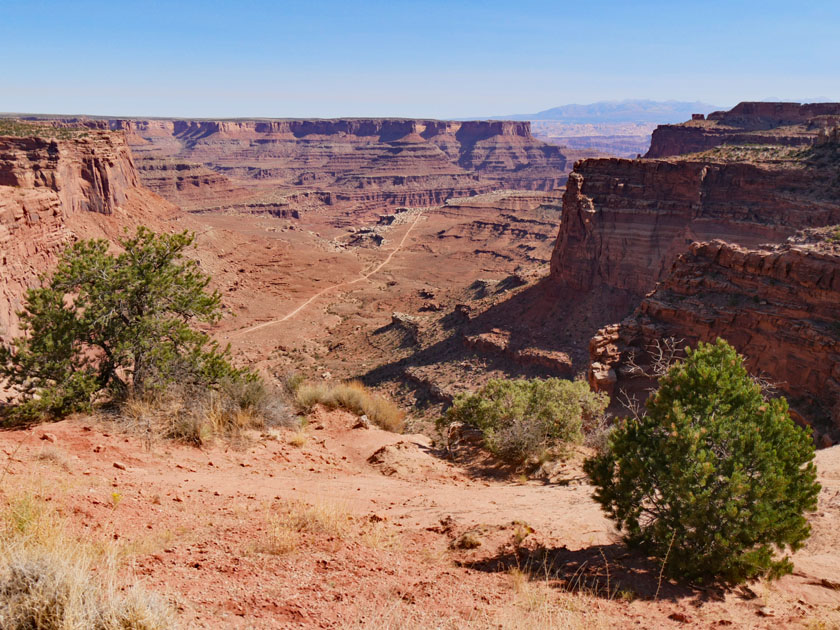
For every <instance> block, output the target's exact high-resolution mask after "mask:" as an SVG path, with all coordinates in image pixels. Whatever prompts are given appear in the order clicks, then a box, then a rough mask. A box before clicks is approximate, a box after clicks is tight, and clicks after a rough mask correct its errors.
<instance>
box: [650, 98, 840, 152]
mask: <svg viewBox="0 0 840 630" xmlns="http://www.w3.org/2000/svg"><path fill="white" fill-rule="evenodd" d="M838 123H840V103H810V104H805V105H802V104H800V103H763V102H745V103H739V104H738V105H736V106H735V107H733V108H732V109H731V110H729V111H721V112H713V113H711V114H709V115H708V116H707V117H706V119H705V120H703V119H699V120H690V121H688V122H685V123H682V124H679V125H660V126H659V127H657V128H656V129H655V130H654V132H653V135H652V138H651V143H650V149H649V150H648V152H647V154H646V156H645V157H648V158H662V157H668V156H672V155H682V154H687V153H696V152H700V151H707V150H709V149H712V148H714V147H718V146H721V145H761V144H766V145H777V146H779V145H781V146H807V145H809V144H811V143H812V142H813V141H814V138H815V137H816V135H817V134H818V133H819V131H820V130H821V129H823V128H825V127H832V126H836V125H837V124H838Z"/></svg>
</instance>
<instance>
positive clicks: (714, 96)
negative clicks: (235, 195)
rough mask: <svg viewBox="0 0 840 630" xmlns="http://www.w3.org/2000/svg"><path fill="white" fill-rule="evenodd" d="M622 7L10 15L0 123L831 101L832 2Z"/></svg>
mask: <svg viewBox="0 0 840 630" xmlns="http://www.w3.org/2000/svg"><path fill="white" fill-rule="evenodd" d="M628 5H629V3H624V2H618V1H617V0H610V1H606V0H603V1H600V2H599V1H596V2H586V3H582V2H581V3H576V4H575V3H567V4H564V5H559V4H557V3H556V2H555V3H551V2H547V1H542V0H539V1H537V0H523V1H521V2H518V3H516V4H511V3H508V2H503V1H501V0H485V1H483V2H476V1H473V0H469V1H466V2H461V3H458V4H457V5H455V4H453V3H447V2H441V1H438V0H435V1H425V2H412V1H407V2H400V3H389V2H380V1H367V2H356V3H347V2H344V3H340V2H334V1H333V0H324V1H321V2H310V3H302V2H276V3H275V2H268V1H265V0H256V1H251V2H247V1H246V2H237V3H231V2H220V1H215V2H213V1H209V2H202V3H199V2H195V1H194V0H189V1H187V2H179V3H173V4H169V3H162V2H142V3H141V2H130V3H121V4H119V5H115V3H106V2H101V1H98V0H97V1H81V2H76V3H72V4H71V3H61V2H54V1H38V0H31V1H27V2H21V1H19V0H11V1H7V2H5V3H4V10H3V12H4V17H3V20H2V22H0V37H2V39H3V41H4V44H5V45H4V47H3V48H4V53H3V55H5V56H6V59H5V62H6V63H4V64H3V67H4V81H3V83H2V86H0V111H4V112H26V113H42V114H88V115H101V116H126V117H131V116H148V117H178V118H198V117H201V118H263V117H265V118H314V117H319V118H333V117H384V116H390V117H406V118H415V117H417V118H443V119H449V118H489V117H499V116H506V115H516V114H519V115H523V114H530V113H534V112H538V111H541V110H545V109H549V108H553V107H557V106H560V105H568V104H574V103H580V104H588V103H595V102H600V101H622V100H627V99H647V100H655V101H669V100H671V101H673V100H676V101H703V102H707V103H715V104H720V105H723V106H731V105H734V104H735V103H737V102H739V101H744V100H763V99H766V98H768V95H770V94H772V95H774V97H773V98H774V99H777V100H792V101H800V100H802V95H803V94H804V95H808V94H820V95H825V97H824V98H826V99H830V100H835V101H840V84H838V82H837V81H836V79H837V77H838V70H840V40H838V38H836V37H835V36H834V35H835V33H836V27H837V26H838V25H840V4H838V3H836V2H829V1H824V0H820V1H817V2H811V3H808V6H793V5H791V4H790V3H786V2H778V1H776V0H771V1H764V2H757V1H752V0H750V1H740V2H739V1H734V2H721V1H717V0H712V1H709V2H706V3H703V4H696V3H692V4H690V5H689V4H686V3H680V6H675V5H676V3H670V2H664V1H660V0H656V1H653V0H646V1H642V2H638V3H633V4H632V5H629V6H628ZM821 98H822V97H821Z"/></svg>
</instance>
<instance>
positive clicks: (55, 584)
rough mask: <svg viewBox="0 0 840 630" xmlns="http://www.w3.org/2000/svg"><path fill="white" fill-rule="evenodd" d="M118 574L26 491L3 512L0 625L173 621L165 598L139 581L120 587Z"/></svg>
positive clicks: (45, 627)
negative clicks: (69, 532)
mask: <svg viewBox="0 0 840 630" xmlns="http://www.w3.org/2000/svg"><path fill="white" fill-rule="evenodd" d="M94 567H95V568H94ZM116 575H117V572H116V567H115V566H114V565H113V563H111V562H107V561H106V562H102V558H100V557H98V556H97V554H95V553H94V552H93V551H92V550H91V549H89V548H88V547H86V546H85V545H83V544H81V543H79V542H77V541H75V540H73V539H72V538H70V537H69V536H67V534H66V532H65V530H64V527H63V525H62V524H61V521H60V519H56V514H54V513H52V512H51V511H49V510H47V509H46V508H45V507H44V506H43V504H42V503H40V502H37V501H35V500H33V499H32V498H31V497H22V498H19V499H15V500H12V501H10V502H9V504H8V505H7V506H6V507H5V509H4V510H3V511H2V513H0V628H3V629H4V630H77V629H80V628H86V629H87V628H90V629H93V630H164V629H170V628H174V627H176V626H175V621H174V616H173V614H172V611H171V609H170V608H169V606H168V605H167V604H166V603H165V602H164V601H163V600H161V599H160V598H159V597H157V596H155V595H154V594H152V593H149V592H147V591H145V590H144V589H143V588H141V587H140V586H138V585H132V586H129V587H127V588H126V589H124V590H122V589H120V588H119V586H118V584H119V583H118V581H117V579H116Z"/></svg>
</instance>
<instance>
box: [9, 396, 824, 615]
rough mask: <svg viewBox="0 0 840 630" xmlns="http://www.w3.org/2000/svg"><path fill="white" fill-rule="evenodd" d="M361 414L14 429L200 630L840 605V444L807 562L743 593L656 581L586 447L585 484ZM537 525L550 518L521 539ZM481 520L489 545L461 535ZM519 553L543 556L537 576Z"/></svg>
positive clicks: (480, 535)
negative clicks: (618, 519)
mask: <svg viewBox="0 0 840 630" xmlns="http://www.w3.org/2000/svg"><path fill="white" fill-rule="evenodd" d="M355 424H356V418H355V416H353V415H351V414H348V413H345V412H340V411H337V412H325V411H323V410H322V409H320V408H316V411H315V412H314V413H313V414H312V416H311V418H310V420H309V425H308V428H307V429H306V443H305V444H303V445H302V446H297V447H296V446H293V445H292V444H291V443H290V442H291V441H293V440H292V438H293V437H294V434H293V433H292V432H291V431H290V430H285V429H284V430H277V431H272V432H271V433H270V434H262V435H260V434H257V433H254V434H253V435H251V436H250V437H248V439H246V440H244V441H243V440H240V441H239V443H238V444H231V443H218V444H217V445H216V446H214V447H211V448H206V449H203V450H201V449H198V448H195V447H189V446H182V445H178V444H175V443H171V442H155V443H153V444H151V448H148V446H149V445H147V444H145V443H144V441H143V440H142V439H140V438H138V437H136V436H133V435H128V434H126V433H122V432H120V430H119V429H118V427H117V426H116V425H114V424H110V423H106V422H96V421H94V420H91V419H90V418H83V417H80V418H74V419H70V420H66V421H63V422H60V423H57V424H52V425H43V426H40V427H38V428H34V429H28V430H17V431H6V432H2V433H0V463H2V467H3V468H2V469H3V471H4V472H3V475H2V481H0V487H2V492H3V494H4V495H5V496H6V498H10V497H13V496H19V495H20V494H21V493H24V492H29V493H34V494H35V495H36V496H37V497H40V498H41V499H43V500H44V501H47V502H48V503H49V504H50V505H52V506H53V507H54V508H55V509H56V510H57V512H58V513H59V514H61V515H62V516H63V517H65V518H66V519H67V521H68V523H69V525H70V526H71V528H72V530H73V531H74V532H76V534H78V535H79V536H81V537H84V538H85V539H87V540H99V539H101V540H113V541H114V542H113V544H114V545H117V546H118V547H119V548H120V549H121V550H122V552H123V554H124V556H125V557H126V558H127V559H128V564H127V568H126V573H125V576H126V580H130V579H136V580H138V581H139V582H141V583H142V584H144V585H145V586H146V587H147V588H149V589H151V590H154V591H157V592H159V593H162V594H164V595H165V596H166V597H167V598H169V599H170V600H171V601H173V602H174V603H175V605H176V607H177V610H178V612H179V618H180V620H181V623H182V625H183V626H184V627H188V628H538V627H549V625H548V624H549V622H548V621H546V620H547V619H549V618H550V619H552V620H553V621H551V625H552V627H564V628H566V627H572V628H574V627H579V628H590V627H594V628H598V627H603V628H608V627H610V628H654V627H655V628H660V627H661V628H677V627H680V628H712V627H719V626H732V627H738V628H771V627H772V628H779V627H783V628H836V627H838V625H837V624H838V623H840V590H838V589H839V588H840V562H838V560H840V552H838V547H839V546H840V530H839V529H838V527H837V523H838V522H840V520H839V519H840V458H838V454H840V451H838V450H837V447H835V448H833V449H826V450H823V451H821V452H819V453H818V455H817V463H818V466H819V470H820V478H821V482H822V484H823V490H822V494H821V499H820V507H819V511H818V512H817V513H816V514H814V515H813V517H812V523H813V530H814V531H813V536H812V537H811V539H810V540H809V542H808V544H807V546H806V547H805V549H803V550H801V551H800V552H798V553H797V554H796V556H795V563H796V572H795V573H794V574H793V575H791V576H787V577H785V578H783V579H782V580H780V581H778V582H775V583H770V584H765V583H757V584H753V585H751V586H750V587H749V588H746V589H740V590H738V591H735V592H730V593H719V592H716V591H714V590H708V589H707V590H700V589H689V588H682V587H677V586H674V585H671V584H668V583H664V584H662V585H661V589H659V595H658V598H655V594H656V591H657V587H658V574H659V567H658V566H656V565H654V564H652V563H649V562H648V561H646V560H645V559H643V558H637V557H635V556H633V555H630V554H627V553H626V550H625V549H624V547H623V546H622V545H621V544H620V543H618V542H616V541H617V538H616V536H615V533H614V531H613V530H612V528H611V526H610V524H609V523H608V521H606V520H605V519H604V518H603V516H602V515H601V513H600V512H599V509H598V507H597V505H596V504H595V502H594V501H593V500H592V499H591V498H590V494H591V488H590V487H589V486H588V485H586V484H585V483H584V482H583V480H582V476H581V474H580V471H579V468H578V467H576V466H575V465H570V466H569V467H568V468H567V471H566V479H567V483H566V484H565V485H564V484H551V485H545V484H541V483H534V482H527V481H523V480H518V479H516V478H507V477H503V476H499V475H498V474H497V475H495V476H494V475H489V476H488V475H486V474H485V472H486V470H487V469H485V468H483V467H482V466H480V465H479V464H480V462H478V461H477V460H472V459H470V458H466V459H465V460H464V461H465V463H464V464H463V465H455V464H452V463H450V462H449V461H446V460H445V459H444V458H442V457H440V455H441V454H440V453H438V452H437V451H435V450H434V449H432V448H431V446H430V444H429V440H428V439H427V438H425V437H423V436H415V435H396V434H393V433H387V432H384V431H381V430H379V429H376V428H372V429H362V428H353V426H354V425H355ZM397 444H402V445H401V446H399V447H396V446H394V445H397ZM383 447H385V450H384V451H380V449H382V448H383ZM377 451H380V452H379V454H378V455H377V457H375V458H374V459H373V461H374V463H371V462H370V461H369V460H370V458H371V456H372V455H373V454H374V453H376V452H377ZM114 493H118V495H119V500H118V501H115V500H114ZM115 503H116V504H115ZM302 505H309V506H315V509H316V511H318V512H319V513H320V514H323V515H325V516H324V522H325V523H326V524H325V525H324V524H323V523H322V525H317V523H316V525H315V526H308V527H303V528H302V531H300V533H299V534H298V535H295V536H294V537H293V542H292V543H291V544H286V548H283V545H284V544H285V543H284V540H286V539H284V538H277V537H276V535H275V534H273V532H276V531H278V530H277V529H276V527H277V526H278V524H280V526H281V527H282V524H283V523H287V522H290V520H289V519H294V518H297V517H299V516H300V514H299V513H296V510H297V511H298V512H299V511H300V510H301V509H303V508H301V507H300V506H302ZM295 506H297V507H295ZM296 514H297V516H296ZM517 522H518V523H520V524H519V525H516V524H515V523H517ZM525 524H527V526H528V527H530V528H532V529H533V530H534V533H533V534H531V535H529V536H527V538H526V539H525V540H524V542H523V543H522V544H521V545H520V546H519V547H516V546H514V544H513V540H514V537H515V536H516V534H517V532H520V533H522V532H525V531H527V530H526V529H525V527H526V525H525ZM466 532H470V533H471V535H470V536H468V537H467V538H466V539H465V538H464V537H463V534H465V533H466ZM470 537H472V538H475V539H477V540H478V541H479V542H480V543H481V544H480V546H478V547H476V548H474V549H459V548H457V541H459V540H461V541H462V542H463V541H464V540H468V539H469V538H470ZM453 545H454V546H455V547H456V548H453ZM467 546H468V545H467ZM517 566H519V567H521V568H522V569H523V570H525V573H526V575H527V574H528V570H529V568H530V569H531V570H533V573H534V575H533V576H532V580H531V581H530V582H529V581H528V580H527V579H525V578H521V577H518V576H521V574H518V573H517V572H516V571H513V572H511V568H512V567H517ZM546 610H549V611H550V613H551V614H550V615H549V616H546Z"/></svg>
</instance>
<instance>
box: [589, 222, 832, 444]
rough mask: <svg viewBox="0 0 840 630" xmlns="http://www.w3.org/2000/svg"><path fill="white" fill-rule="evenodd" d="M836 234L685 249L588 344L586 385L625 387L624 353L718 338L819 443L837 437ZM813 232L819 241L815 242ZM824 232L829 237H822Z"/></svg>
mask: <svg viewBox="0 0 840 630" xmlns="http://www.w3.org/2000/svg"><path fill="white" fill-rule="evenodd" d="M838 230H840V228H836V227H835V228H829V229H828V230H815V231H812V232H811V233H806V234H805V235H800V236H799V237H797V238H794V239H791V240H790V241H789V242H787V243H785V244H783V245H777V246H768V247H762V248H756V249H748V248H744V247H740V246H737V245H732V244H728V243H724V242H722V241H713V242H711V243H694V244H692V245H691V246H690V247H689V249H688V251H687V252H686V253H685V254H683V255H681V256H680V257H679V258H678V259H677V261H676V262H675V264H674V265H673V268H672V269H671V270H670V273H669V274H668V275H667V276H666V277H665V278H664V279H663V280H662V282H661V283H660V284H659V285H658V286H657V287H656V290H655V291H654V292H652V293H651V294H650V295H648V296H647V297H646V298H645V299H644V300H643V301H642V303H641V305H640V306H639V308H638V309H637V310H636V312H635V313H634V314H633V315H632V316H631V317H629V318H627V319H626V320H625V321H623V322H622V323H621V324H616V325H613V326H609V327H607V328H605V329H603V330H602V331H600V333H599V334H598V335H597V336H596V337H595V338H594V339H593V340H592V343H591V344H590V353H591V358H592V367H591V368H590V381H591V382H592V384H593V385H594V386H595V387H596V388H598V389H606V390H608V391H614V390H615V389H616V388H617V387H629V388H632V386H633V380H634V370H633V369H631V368H630V365H629V362H628V359H629V357H630V355H631V354H635V355H636V356H638V357H640V358H639V359H638V361H637V362H638V363H640V364H642V363H644V357H645V354H646V349H647V348H649V347H650V346H651V344H652V343H653V342H654V341H655V340H657V339H663V338H666V337H674V338H677V339H682V340H684V343H686V344H690V345H692V346H693V345H695V344H696V342H697V341H714V340H715V339H716V338H717V337H723V338H724V339H726V340H727V341H729V342H730V343H731V344H732V345H733V346H735V348H736V349H737V350H738V351H739V352H741V353H742V354H743V355H744V356H745V357H746V359H747V366H748V368H749V369H750V370H751V372H752V373H754V374H764V375H766V376H767V377H768V378H769V379H770V380H771V381H773V382H775V383H777V384H778V387H779V388H780V389H781V391H782V392H783V393H784V394H786V395H787V396H788V398H789V400H790V401H791V403H792V405H793V408H794V409H795V410H796V411H797V412H798V414H799V415H800V416H802V417H803V418H805V419H807V420H808V421H809V422H812V423H814V424H815V425H816V427H817V428H818V429H819V432H820V433H821V434H824V435H825V437H822V438H821V440H822V443H823V444H828V443H831V442H832V441H833V442H836V441H838V439H840V326H838V322H840V320H838V313H840V241H836V242H833V239H840V231H838ZM820 235H821V236H820ZM826 235H828V238H826Z"/></svg>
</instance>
